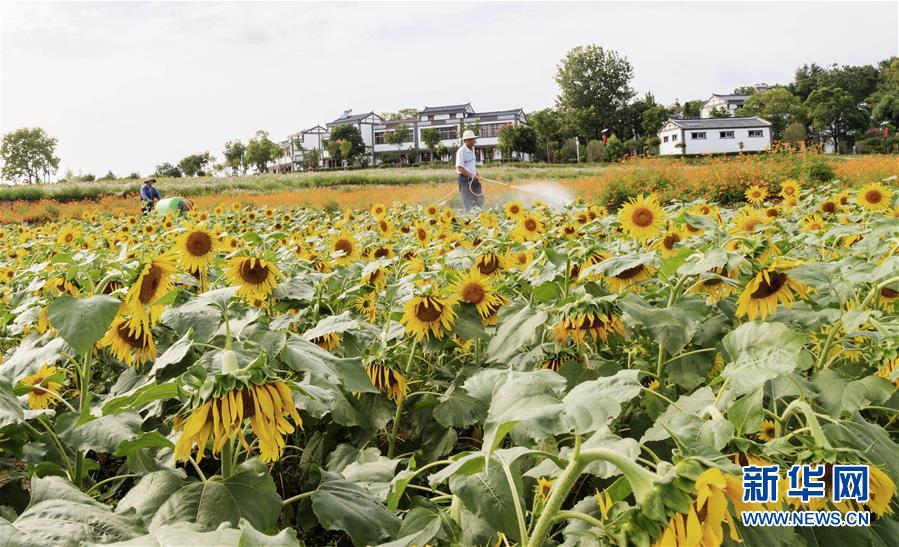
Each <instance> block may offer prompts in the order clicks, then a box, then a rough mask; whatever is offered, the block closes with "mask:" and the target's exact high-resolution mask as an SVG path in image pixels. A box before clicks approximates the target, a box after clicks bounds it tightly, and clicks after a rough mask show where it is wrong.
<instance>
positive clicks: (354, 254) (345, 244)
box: [329, 232, 359, 266]
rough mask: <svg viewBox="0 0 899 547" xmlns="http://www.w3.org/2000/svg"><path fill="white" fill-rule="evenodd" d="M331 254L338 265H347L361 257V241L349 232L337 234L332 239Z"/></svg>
mask: <svg viewBox="0 0 899 547" xmlns="http://www.w3.org/2000/svg"><path fill="white" fill-rule="evenodd" d="M329 254H330V255H331V258H332V259H333V261H334V264H336V265H338V266H346V265H347V264H350V263H352V262H353V261H354V260H356V259H357V258H358V257H359V243H358V242H357V241H356V238H355V237H353V235H352V234H350V233H348V232H341V233H339V234H337V235H336V236H335V237H334V238H333V239H332V240H331V244H330V248H329Z"/></svg>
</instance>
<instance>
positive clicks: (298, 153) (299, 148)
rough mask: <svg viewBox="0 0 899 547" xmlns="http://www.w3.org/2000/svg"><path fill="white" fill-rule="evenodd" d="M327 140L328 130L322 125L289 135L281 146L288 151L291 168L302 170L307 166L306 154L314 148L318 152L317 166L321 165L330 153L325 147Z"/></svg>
mask: <svg viewBox="0 0 899 547" xmlns="http://www.w3.org/2000/svg"><path fill="white" fill-rule="evenodd" d="M327 140H328V130H327V129H326V128H324V127H322V126H321V125H316V126H314V127H310V128H309V129H304V130H302V131H298V132H296V133H293V134H291V135H288V136H287V140H286V141H284V142H282V143H281V147H282V148H284V149H285V150H287V151H288V155H289V157H290V159H291V170H293V171H299V170H302V169H303V168H304V166H305V161H306V155H307V154H309V153H310V152H312V151H313V150H315V151H317V152H318V162H317V165H316V167H321V166H322V162H323V161H324V159H325V156H326V155H327V153H328V152H327V150H326V149H325V142H327Z"/></svg>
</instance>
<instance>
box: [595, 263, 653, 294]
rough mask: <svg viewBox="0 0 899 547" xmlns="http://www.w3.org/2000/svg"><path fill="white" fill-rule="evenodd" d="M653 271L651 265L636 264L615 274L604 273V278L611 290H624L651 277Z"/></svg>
mask: <svg viewBox="0 0 899 547" xmlns="http://www.w3.org/2000/svg"><path fill="white" fill-rule="evenodd" d="M654 272H655V269H654V268H653V267H652V266H649V265H646V264H638V265H636V266H634V267H632V268H627V269H625V270H622V271H620V272H618V273H617V274H615V275H606V276H605V277H604V279H605V280H606V283H607V284H608V285H609V289H611V290H612V291H613V292H624V291H625V290H626V289H627V288H628V287H632V286H634V285H636V284H637V283H639V282H641V281H645V280H647V279H649V278H651V277H652V275H653V273H654Z"/></svg>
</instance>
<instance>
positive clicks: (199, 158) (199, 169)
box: [178, 152, 212, 177]
mask: <svg viewBox="0 0 899 547" xmlns="http://www.w3.org/2000/svg"><path fill="white" fill-rule="evenodd" d="M211 161H212V156H210V154H209V152H203V153H202V154H191V155H189V156H187V157H185V158H184V159H182V160H181V161H179V162H178V169H180V170H181V172H182V173H183V174H184V176H185V177H194V176H198V175H199V176H201V177H202V176H204V175H205V174H206V173H205V169H206V166H207V165H209V163H210V162H211Z"/></svg>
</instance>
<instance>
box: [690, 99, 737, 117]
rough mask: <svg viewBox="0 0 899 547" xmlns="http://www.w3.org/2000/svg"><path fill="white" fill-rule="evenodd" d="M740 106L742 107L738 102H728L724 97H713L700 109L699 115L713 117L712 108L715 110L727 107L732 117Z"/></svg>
mask: <svg viewBox="0 0 899 547" xmlns="http://www.w3.org/2000/svg"><path fill="white" fill-rule="evenodd" d="M739 107H740V105H738V104H736V103H730V104H728V102H727V101H725V100H724V99H722V98H720V97H712V98H711V99H709V101H708V102H707V103H706V104H705V105H703V107H702V108H701V109H700V110H699V117H700V118H711V117H712V110H715V109H716V108H724V109H726V110H727V111H728V112H729V113H730V115H731V117H733V116H734V114H735V113H736V111H737V109H738V108H739Z"/></svg>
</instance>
